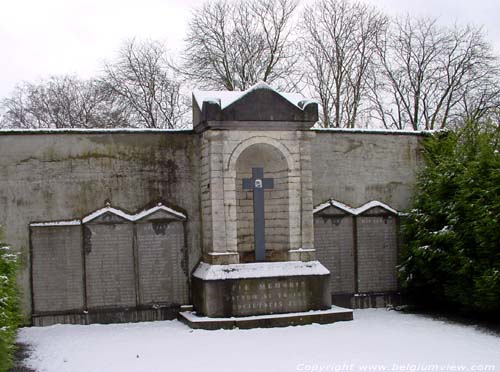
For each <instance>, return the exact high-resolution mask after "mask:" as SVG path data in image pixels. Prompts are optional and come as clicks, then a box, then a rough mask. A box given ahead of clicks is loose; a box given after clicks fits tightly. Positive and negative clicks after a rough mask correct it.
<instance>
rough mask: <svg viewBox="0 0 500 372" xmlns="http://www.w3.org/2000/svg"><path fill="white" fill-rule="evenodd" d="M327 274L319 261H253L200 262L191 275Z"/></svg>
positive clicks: (204, 277) (213, 277)
mask: <svg viewBox="0 0 500 372" xmlns="http://www.w3.org/2000/svg"><path fill="white" fill-rule="evenodd" d="M329 274H330V272H329V271H328V269H327V268H326V267H324V266H323V265H322V264H321V263H320V262H319V261H309V262H300V261H286V262H255V263H246V264H232V265H210V264H207V263H205V262H201V263H200V264H199V266H198V267H197V268H196V270H195V271H194V273H193V276H194V277H196V278H198V279H202V280H227V279H250V278H275V277H282V276H304V275H329Z"/></svg>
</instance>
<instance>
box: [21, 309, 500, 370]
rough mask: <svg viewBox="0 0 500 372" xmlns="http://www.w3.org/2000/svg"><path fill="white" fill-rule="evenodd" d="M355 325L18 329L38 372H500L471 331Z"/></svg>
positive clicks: (499, 354) (390, 314) (388, 315)
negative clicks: (29, 349)
mask: <svg viewBox="0 0 500 372" xmlns="http://www.w3.org/2000/svg"><path fill="white" fill-rule="evenodd" d="M354 317H355V320H354V321H352V322H340V323H334V324H329V325H318V324H313V325H307V326H298V327H287V328H273V329H252V330H237V329H235V330H219V331H204V330H192V329H190V328H188V327H187V326H185V325H184V324H182V323H180V322H178V321H163V322H151V323H135V324H113V325H91V326H75V325H56V326H51V327H44V328H24V329H21V330H20V333H19V337H18V341H20V342H25V343H29V344H31V345H32V348H33V353H32V355H31V357H30V359H29V360H28V364H29V365H30V366H32V367H34V368H35V369H36V370H37V371H38V372H43V371H54V372H56V371H57V372H65V371H72V372H100V371H103V372H104V371H105V372H115V371H116V372H129V371H134V372H136V371H137V372H138V371H141V372H142V371H144V372H146V371H147V372H155V371H203V372H215V371H217V372H226V371H227V372H246V371H252V372H264V371H269V372H281V371H286V372H290V371H358V370H361V371H396V370H397V371H422V370H424V371H472V370H475V371H500V337H498V336H495V335H493V334H488V333H485V332H483V331H480V330H478V329H477V328H475V327H473V326H464V325H457V324H450V323H446V322H443V321H440V320H434V319H431V318H429V317H425V316H419V315H410V314H403V313H398V312H395V311H387V310H385V309H377V310H375V309H369V310H356V311H355V313H354Z"/></svg>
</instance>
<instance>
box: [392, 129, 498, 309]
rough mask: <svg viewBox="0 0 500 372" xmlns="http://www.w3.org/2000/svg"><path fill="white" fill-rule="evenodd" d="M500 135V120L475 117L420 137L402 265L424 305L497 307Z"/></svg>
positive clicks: (407, 285) (407, 283)
mask: <svg viewBox="0 0 500 372" xmlns="http://www.w3.org/2000/svg"><path fill="white" fill-rule="evenodd" d="M499 142H500V130H499V127H498V125H492V124H489V125H486V124H482V125H479V124H476V123H468V124H466V125H464V126H463V127H462V128H460V129H456V130H453V131H446V132H438V133H437V134H435V135H434V136H432V137H430V138H428V139H426V140H425V145H424V159H425V165H426V166H425V168H424V169H423V170H422V171H421V173H420V174H419V177H418V181H417V190H416V194H415V197H414V200H413V206H412V209H411V211H410V213H409V215H408V217H407V219H406V221H405V222H404V223H403V235H404V241H405V245H404V248H403V250H402V257H401V258H402V261H401V262H402V264H401V266H400V268H399V272H400V277H401V282H402V287H403V289H404V290H406V292H407V294H409V295H410V296H412V297H413V298H414V300H415V301H417V303H419V304H421V305H426V306H433V307H441V308H446V309H448V310H456V311H460V312H465V313H474V314H479V315H483V316H493V315H494V314H498V313H499V311H500V153H499V149H498V148H499Z"/></svg>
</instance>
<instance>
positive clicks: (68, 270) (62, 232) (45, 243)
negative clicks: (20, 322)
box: [31, 226, 84, 313]
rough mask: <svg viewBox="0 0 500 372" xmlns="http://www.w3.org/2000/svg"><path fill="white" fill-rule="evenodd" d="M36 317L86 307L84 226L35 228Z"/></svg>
mask: <svg viewBox="0 0 500 372" xmlns="http://www.w3.org/2000/svg"><path fill="white" fill-rule="evenodd" d="M31 246H32V255H31V264H32V276H33V305H34V309H33V312H34V313H43V312H63V311H70V310H80V309H83V306H84V295H83V288H84V287H83V263H82V261H83V259H82V249H81V226H50V227H49V226H47V227H32V228H31Z"/></svg>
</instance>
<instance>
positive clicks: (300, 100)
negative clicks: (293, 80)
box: [193, 82, 318, 132]
mask: <svg viewBox="0 0 500 372" xmlns="http://www.w3.org/2000/svg"><path fill="white" fill-rule="evenodd" d="M317 120H318V104H317V103H316V102H314V101H311V100H308V99H306V98H304V97H303V96H302V95H301V94H297V93H280V92H277V91H276V90H274V89H273V88H271V87H270V86H269V85H267V84H266V83H264V82H260V83H257V84H256V85H254V86H253V87H251V88H250V89H248V90H246V91H243V92H237V91H199V90H196V91H194V92H193V126H194V129H195V130H196V131H197V132H201V131H204V130H206V129H244V130H305V129H309V128H310V127H312V126H313V125H314V124H315V123H316V121H317Z"/></svg>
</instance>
